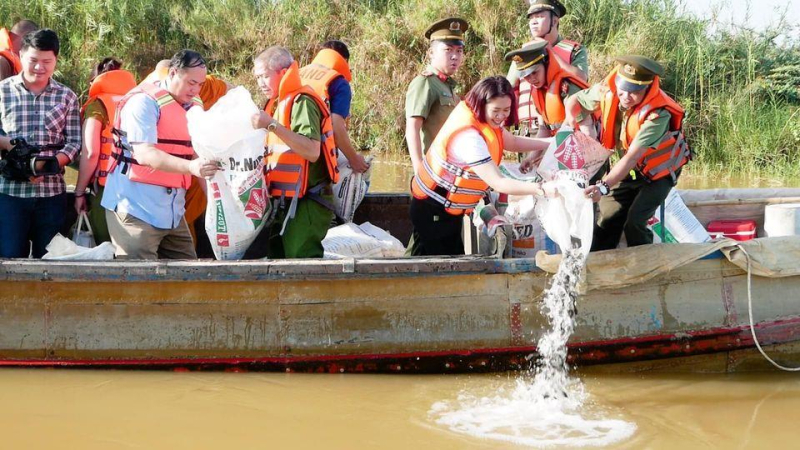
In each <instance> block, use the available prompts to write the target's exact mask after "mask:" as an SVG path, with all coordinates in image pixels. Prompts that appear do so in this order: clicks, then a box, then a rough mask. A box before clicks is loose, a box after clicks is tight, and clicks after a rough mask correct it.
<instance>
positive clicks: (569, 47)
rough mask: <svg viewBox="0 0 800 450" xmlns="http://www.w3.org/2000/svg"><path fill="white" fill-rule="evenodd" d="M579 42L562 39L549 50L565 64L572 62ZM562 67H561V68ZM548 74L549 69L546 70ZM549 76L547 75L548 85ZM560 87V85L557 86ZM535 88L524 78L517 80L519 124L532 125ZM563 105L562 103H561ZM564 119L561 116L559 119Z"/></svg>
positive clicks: (528, 43) (534, 111)
mask: <svg viewBox="0 0 800 450" xmlns="http://www.w3.org/2000/svg"><path fill="white" fill-rule="evenodd" d="M532 43H533V41H531V42H526V43H525V45H530V44H532ZM580 46H581V44H579V43H577V42H575V41H570V40H567V39H562V40H561V41H560V42H559V43H558V45H553V46H552V47H551V49H550V50H551V51H552V52H553V53H555V54H556V55H558V57H559V58H561V59H562V60H563V61H564V62H566V63H567V64H572V59H573V56H575V51H576V50H577V49H578V48H580ZM554 59H555V58H553V57H552V55H551V56H550V61H553V60H554ZM562 69H563V68H562ZM548 75H549V70H548ZM549 80H550V78H549V77H548V85H550V83H549ZM558 89H560V86H558ZM534 90H535V89H534V88H533V86H531V84H530V83H528V82H527V81H525V80H519V103H518V107H517V118H518V119H519V123H520V124H527V125H528V126H530V125H532V121H533V119H534V118H535V117H536V116H537V115H536V105H535V104H534V101H533V98H532V94H531V93H532V91H534ZM562 107H563V105H562ZM561 120H562V121H563V120H564V119H563V118H562V119H561Z"/></svg>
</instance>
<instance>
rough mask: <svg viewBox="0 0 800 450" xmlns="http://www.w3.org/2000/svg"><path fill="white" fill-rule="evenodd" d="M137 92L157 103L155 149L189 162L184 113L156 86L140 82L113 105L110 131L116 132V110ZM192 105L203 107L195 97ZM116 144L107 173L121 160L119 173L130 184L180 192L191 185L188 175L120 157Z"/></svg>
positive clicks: (120, 151)
mask: <svg viewBox="0 0 800 450" xmlns="http://www.w3.org/2000/svg"><path fill="white" fill-rule="evenodd" d="M139 93H144V94H146V95H147V96H149V97H150V98H152V99H153V100H155V101H156V103H158V109H159V117H158V124H157V129H156V132H157V135H158V142H157V143H156V144H155V147H156V148H157V149H159V150H161V151H163V152H166V153H168V154H170V155H173V156H177V157H178V158H184V159H192V158H193V156H194V150H193V149H192V138H191V136H189V127H188V124H187V120H186V110H185V109H183V106H181V105H180V104H178V102H176V101H175V98H174V97H173V96H172V95H171V94H170V93H169V92H167V91H166V90H164V89H162V88H161V87H159V86H158V85H156V84H152V83H149V82H146V81H143V82H142V83H139V85H138V86H137V87H135V88H134V89H133V90H131V91H130V92H128V94H127V95H125V97H123V98H122V100H120V102H119V105H118V106H117V108H118V112H117V114H116V118H115V120H114V128H115V129H116V130H119V129H120V121H121V118H120V114H119V111H122V108H124V107H125V104H126V103H127V102H128V100H129V99H130V98H131V97H132V96H133V95H135V94H139ZM192 103H193V105H192V107H195V106H199V107H201V108H202V107H203V102H202V100H200V99H199V98H198V97H195V98H193V99H192ZM116 144H117V145H116V147H117V151H116V152H114V153H113V154H112V157H113V161H112V163H111V165H110V167H109V169H108V170H109V172H111V171H113V170H114V168H115V167H116V165H117V164H118V163H119V161H122V162H123V164H130V165H129V166H124V167H123V173H126V174H127V176H128V178H129V179H130V180H131V181H136V182H139V183H145V184H152V185H156V186H163V187H166V188H184V189H188V188H189V186H190V185H191V184H192V176H191V175H189V174H180V173H172V172H164V171H161V170H156V169H153V168H151V167H147V166H143V165H140V164H139V163H138V162H136V160H135V159H133V158H132V157H129V156H126V155H124V153H123V149H122V148H120V147H121V146H120V145H119V143H116Z"/></svg>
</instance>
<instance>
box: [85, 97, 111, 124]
mask: <svg viewBox="0 0 800 450" xmlns="http://www.w3.org/2000/svg"><path fill="white" fill-rule="evenodd" d="M86 119H96V120H97V121H98V122H100V123H101V124H103V126H105V125H108V112H107V111H106V107H105V105H103V102H102V101H100V99H99V98H96V99H94V100H92V101H91V102H89V104H88V105H86V109H84V110H83V120H84V121H85V120H86Z"/></svg>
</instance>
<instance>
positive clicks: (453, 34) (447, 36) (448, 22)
mask: <svg viewBox="0 0 800 450" xmlns="http://www.w3.org/2000/svg"><path fill="white" fill-rule="evenodd" d="M468 29H469V23H467V21H466V20H464V19H460V18H458V17H449V18H447V19H442V20H440V21H438V22H436V23H434V24H433V25H431V26H430V27H428V30H427V31H425V37H426V38H428V39H430V40H431V41H458V43H460V44H461V45H464V32H465V31H467V30H468Z"/></svg>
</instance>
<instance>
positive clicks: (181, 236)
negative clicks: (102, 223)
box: [106, 210, 197, 259]
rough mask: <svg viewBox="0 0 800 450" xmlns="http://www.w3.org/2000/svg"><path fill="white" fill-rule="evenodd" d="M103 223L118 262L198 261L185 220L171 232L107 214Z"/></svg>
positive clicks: (129, 216)
mask: <svg viewBox="0 0 800 450" xmlns="http://www.w3.org/2000/svg"><path fill="white" fill-rule="evenodd" d="M106 220H107V221H108V233H109V234H110V235H111V242H112V243H113V244H114V248H115V250H114V256H116V257H117V259H197V253H196V252H195V250H194V242H193V241H192V235H191V233H190V232H189V227H188V225H187V224H186V219H185V218H184V219H181V223H180V224H178V226H177V227H176V228H173V229H171V230H163V229H161V228H156V227H154V226H152V225H150V224H149V223H147V222H145V221H143V220H139V219H137V218H136V217H133V216H132V215H130V214H127V213H117V212H115V211H109V210H106Z"/></svg>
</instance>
